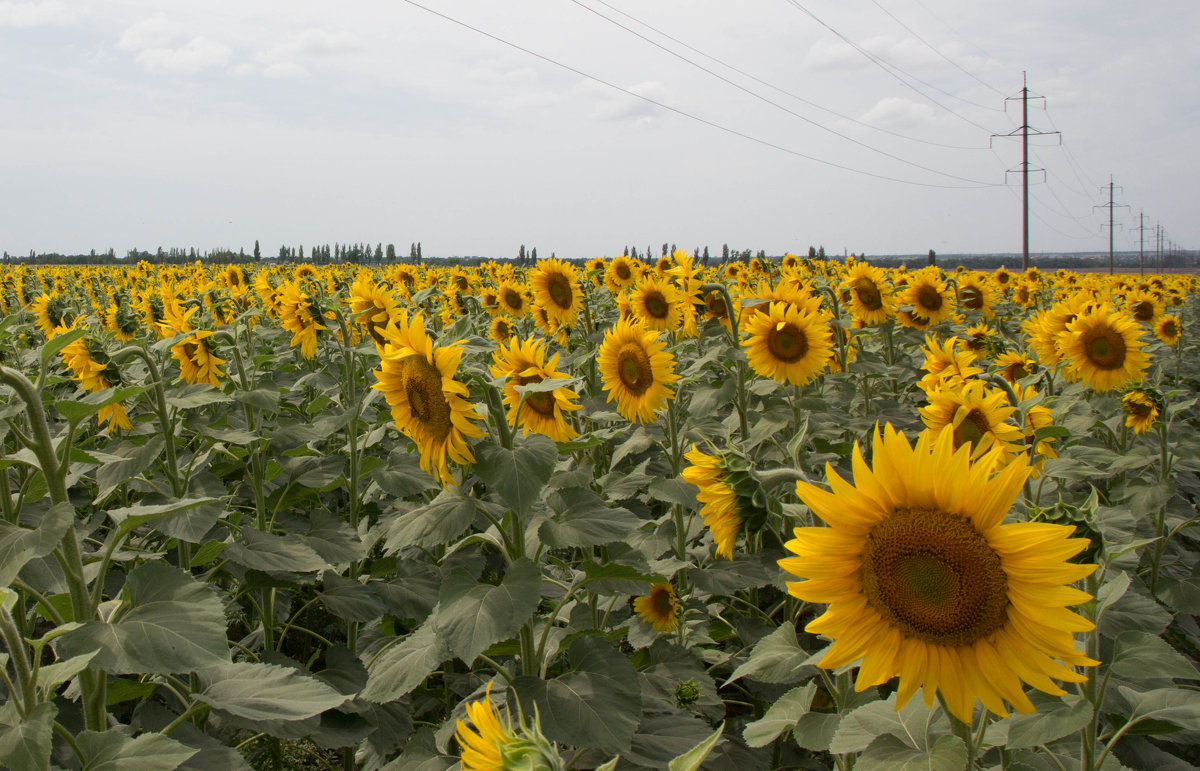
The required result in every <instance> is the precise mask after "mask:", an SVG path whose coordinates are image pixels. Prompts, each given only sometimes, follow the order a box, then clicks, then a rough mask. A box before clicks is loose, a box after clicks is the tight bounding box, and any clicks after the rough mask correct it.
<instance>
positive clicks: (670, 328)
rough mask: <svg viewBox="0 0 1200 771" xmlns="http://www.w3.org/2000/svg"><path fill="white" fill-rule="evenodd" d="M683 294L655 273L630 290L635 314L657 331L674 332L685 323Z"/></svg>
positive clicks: (648, 327)
mask: <svg viewBox="0 0 1200 771" xmlns="http://www.w3.org/2000/svg"><path fill="white" fill-rule="evenodd" d="M682 303H683V294H682V293H681V292H680V291H679V289H678V288H677V287H676V286H675V285H674V284H672V283H671V282H669V281H667V280H666V279H663V278H660V277H658V276H654V275H648V276H645V277H644V278H643V279H642V280H641V281H639V282H638V284H637V286H636V287H635V288H634V289H633V290H632V292H630V295H629V304H630V306H631V307H632V308H633V314H634V315H635V316H636V317H637V318H638V319H639V320H640V321H641V322H642V323H643V324H644V325H645V326H646V329H653V330H655V331H660V332H661V331H666V332H674V331H675V330H677V329H679V328H680V326H682V325H683V307H682Z"/></svg>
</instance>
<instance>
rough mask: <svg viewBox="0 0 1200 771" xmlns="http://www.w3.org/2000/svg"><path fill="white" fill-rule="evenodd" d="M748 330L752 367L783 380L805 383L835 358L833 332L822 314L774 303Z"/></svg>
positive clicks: (748, 346)
mask: <svg viewBox="0 0 1200 771" xmlns="http://www.w3.org/2000/svg"><path fill="white" fill-rule="evenodd" d="M746 331H747V333H748V337H747V338H746V340H744V341H743V342H742V346H743V347H744V348H745V349H746V358H747V359H748V360H749V362H750V368H751V369H753V370H754V371H755V372H757V373H758V374H759V375H762V376H763V377H769V378H772V379H773V380H776V381H778V382H780V383H791V384H792V385H804V384H805V383H807V382H808V381H810V380H812V379H813V378H814V377H816V376H817V373H819V372H820V371H821V370H823V369H825V367H827V366H828V365H829V362H830V360H831V359H832V358H833V335H832V334H831V333H830V331H829V325H828V323H826V319H825V317H824V316H823V315H822V314H820V313H803V312H801V311H800V310H798V309H797V308H796V307H794V306H789V305H787V304H786V303H780V302H773V303H771V304H770V307H769V308H768V309H767V311H766V312H765V313H762V312H760V313H756V314H754V315H753V316H751V317H750V320H749V322H748V323H747V325H746Z"/></svg>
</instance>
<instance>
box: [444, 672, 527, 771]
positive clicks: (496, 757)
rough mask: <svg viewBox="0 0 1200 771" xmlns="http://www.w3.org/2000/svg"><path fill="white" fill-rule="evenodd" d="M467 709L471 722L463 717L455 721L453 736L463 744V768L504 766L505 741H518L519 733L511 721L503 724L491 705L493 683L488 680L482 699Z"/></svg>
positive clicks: (491, 770)
mask: <svg viewBox="0 0 1200 771" xmlns="http://www.w3.org/2000/svg"><path fill="white" fill-rule="evenodd" d="M466 712H467V719H468V720H470V721H471V725H470V726H468V725H467V724H466V723H465V722H464V721H462V720H459V721H457V722H456V723H455V725H454V728H455V730H454V738H455V739H456V740H458V744H459V746H460V747H462V758H461V760H462V767H463V771H496V769H502V768H504V765H503V749H504V747H505V745H508V744H511V743H513V742H515V741H517V735H516V734H515V733H514V732H513V730H512V726H511V725H508V726H502V725H500V718H499V716H498V715H497V714H496V709H495V707H493V706H492V684H491V683H488V686H487V690H486V691H485V692H484V696H483V698H482V699H480V700H479V701H473V702H470V703H469V704H467V706H466ZM506 722H507V721H506Z"/></svg>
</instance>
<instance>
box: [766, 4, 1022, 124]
mask: <svg viewBox="0 0 1200 771" xmlns="http://www.w3.org/2000/svg"><path fill="white" fill-rule="evenodd" d="M786 2H787V3H788V4H789V5H791V6H792V7H793V8H795V9H796V10H798V11H800V12H801V13H803V14H805V15H807V16H808V17H809V18H811V19H812V20H813V21H815V22H817V23H818V24H820V25H821V26H822V27H824V28H825V29H827V30H829V31H830V32H832V33H833V34H834V35H837V37H838V39H840V40H841V41H842V42H844V43H846V44H847V45H849V46H850V47H851V48H853V49H854V50H855V51H858V52H859V53H860V54H862V55H863V56H865V57H867V59H869V60H870V61H871V62H873V63H874V64H875V65H876V66H877V67H879V68H880V69H882V70H883V71H884V72H886V73H888V74H889V75H891V76H892V77H894V78H895V79H896V80H898V81H900V83H901V85H903V86H905V87H907V88H910V89H912V90H913V91H914V92H916V93H917V94H919V95H920V96H922V97H923V98H925V99H927V100H929V101H930V102H932V103H933V104H935V105H937V106H938V107H940V108H942V109H943V110H945V111H946V112H948V113H950V114H951V115H954V116H956V117H958V118H960V119H962V120H964V121H966V122H967V123H970V124H971V125H972V126H975V127H976V128H979V129H982V130H984V131H987V132H988V133H995V132H993V131H992V130H991V129H989V128H987V127H986V126H981V125H979V124H978V123H976V122H975V121H973V120H971V119H970V118H968V117H966V116H965V115H962V114H961V113H958V112H956V111H955V110H952V109H950V108H949V107H947V106H946V105H944V104H942V103H941V102H939V101H937V100H936V99H934V98H933V97H931V96H930V95H929V94H926V93H925V92H924V91H922V90H921V89H919V88H917V87H916V86H914V85H913V84H911V83H909V82H908V81H907V80H905V79H904V78H902V77H900V76H899V75H897V74H896V73H897V72H902V73H904V74H905V75H907V76H908V77H909V78H911V79H913V80H915V81H917V82H918V83H920V84H921V85H924V86H927V87H929V88H932V89H933V90H935V91H940V92H942V93H943V94H945V95H946V96H949V97H952V98H954V99H958V100H959V101H962V102H966V103H967V104H969V105H971V106H973V107H978V108H979V109H981V110H991V111H993V112H1003V110H1001V109H999V108H996V107H989V106H988V105H985V104H979V103H977V102H972V101H971V100H969V99H964V98H963V97H961V96H958V95H957V94H952V93H951V92H949V91H946V90H945V89H942V88H938V87H937V86H935V85H933V84H932V83H927V82H925V81H924V80H921V79H920V78H918V77H917V76H916V75H913V74H912V73H910V72H906V71H905V70H903V69H901V68H900V67H898V66H896V65H894V64H892V63H890V62H888V61H886V60H885V59H883V58H882V57H879V56H876V55H875V54H873V53H871V52H870V51H868V50H867V49H865V48H863V47H862V46H860V45H859V44H857V43H855V42H854V41H852V40H850V38H848V37H846V36H845V35H843V34H842V33H841V32H838V31H837V30H836V29H834V28H833V27H831V26H829V25H828V24H826V23H825V22H824V21H822V20H821V19H820V17H818V16H817V15H816V14H815V13H813V12H812V11H810V10H808V9H807V8H805V7H804V6H803V5H801V4H800V3H799V2H798V1H797V0H786ZM893 70H894V71H893Z"/></svg>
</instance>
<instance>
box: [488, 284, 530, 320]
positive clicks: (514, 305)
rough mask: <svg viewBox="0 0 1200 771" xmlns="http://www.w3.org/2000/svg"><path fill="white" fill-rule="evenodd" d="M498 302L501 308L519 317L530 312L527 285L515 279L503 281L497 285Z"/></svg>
mask: <svg viewBox="0 0 1200 771" xmlns="http://www.w3.org/2000/svg"><path fill="white" fill-rule="evenodd" d="M496 303H497V304H498V305H499V307H500V309H501V310H502V311H504V312H505V313H507V314H508V315H509V316H512V317H513V318H515V319H519V318H521V317H522V316H524V315H525V314H527V313H529V299H528V298H527V297H526V296H525V287H524V286H522V285H521V284H518V283H517V282H515V281H501V282H500V285H499V286H498V287H496Z"/></svg>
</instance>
